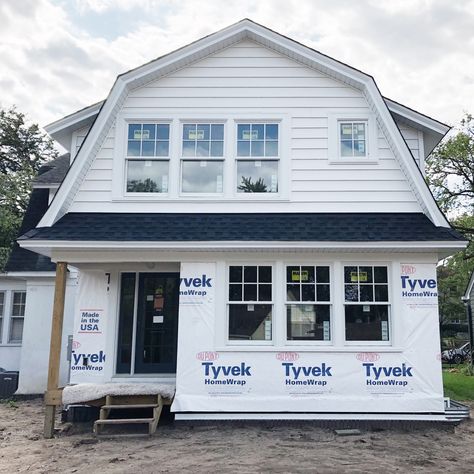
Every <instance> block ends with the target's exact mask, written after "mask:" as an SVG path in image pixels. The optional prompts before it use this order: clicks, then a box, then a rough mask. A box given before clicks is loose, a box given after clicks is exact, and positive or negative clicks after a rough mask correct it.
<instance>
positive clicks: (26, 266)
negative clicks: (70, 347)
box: [0, 154, 77, 394]
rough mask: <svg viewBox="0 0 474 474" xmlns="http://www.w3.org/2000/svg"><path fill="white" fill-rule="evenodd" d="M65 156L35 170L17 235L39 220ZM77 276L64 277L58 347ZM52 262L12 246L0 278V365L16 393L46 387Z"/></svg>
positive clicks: (67, 328) (68, 324)
mask: <svg viewBox="0 0 474 474" xmlns="http://www.w3.org/2000/svg"><path fill="white" fill-rule="evenodd" d="M69 164H70V157H69V154H66V155H63V156H61V157H59V158H58V159H56V160H54V161H51V162H49V163H47V164H45V165H44V166H42V167H41V169H40V170H39V173H38V176H37V177H36V178H35V180H34V182H33V191H32V193H31V197H30V202H29V204H28V208H27V210H26V212H25V216H24V219H23V223H22V226H21V228H20V235H22V234H24V233H25V232H27V231H29V230H31V229H33V228H34V227H35V226H36V225H37V224H38V222H39V220H40V219H41V218H42V217H43V215H44V213H45V212H46V209H47V208H48V205H49V203H50V201H51V199H52V197H53V196H54V194H55V192H56V191H57V189H58V187H59V185H60V183H61V181H62V180H63V178H64V176H65V175H66V172H67V170H68V168H69ZM76 275H77V272H76V271H75V270H74V269H72V268H71V271H70V272H69V277H68V290H67V297H66V314H65V323H64V338H63V342H64V344H63V347H64V348H66V347H67V337H68V335H70V334H71V335H72V330H73V310H74V294H75V290H76ZM54 276H55V264H54V263H52V262H51V260H50V259H49V258H48V257H44V256H43V255H39V254H36V253H34V252H30V251H29V250H25V249H22V248H20V247H19V246H18V245H15V246H14V248H13V250H12V253H11V255H10V257H9V260H8V262H7V264H6V268H5V273H3V274H0V367H1V368H3V369H5V370H7V371H19V372H20V374H19V386H18V390H17V393H18V394H40V393H43V392H44V390H45V388H46V374H47V370H48V358H49V339H50V334H51V313H52V305H53V295H54ZM62 359H63V363H62V364H61V377H60V379H61V382H62V383H67V381H68V377H69V364H68V361H67V355H66V351H63V357H62Z"/></svg>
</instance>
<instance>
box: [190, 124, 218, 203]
mask: <svg viewBox="0 0 474 474" xmlns="http://www.w3.org/2000/svg"><path fill="white" fill-rule="evenodd" d="M223 178H224V124H221V123H185V124H183V139H182V159H181V192H182V193H204V194H213V193H222V192H223Z"/></svg>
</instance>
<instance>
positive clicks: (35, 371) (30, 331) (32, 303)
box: [16, 275, 76, 394]
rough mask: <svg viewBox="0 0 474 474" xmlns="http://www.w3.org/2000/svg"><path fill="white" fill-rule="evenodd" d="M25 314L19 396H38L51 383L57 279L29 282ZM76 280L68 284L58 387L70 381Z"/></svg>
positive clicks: (73, 277) (71, 278)
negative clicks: (68, 349) (49, 377)
mask: <svg viewBox="0 0 474 474" xmlns="http://www.w3.org/2000/svg"><path fill="white" fill-rule="evenodd" d="M26 290H27V297H26V311H25V325H24V328H23V348H22V351H21V361H20V364H19V370H20V379H19V385H18V390H17V392H16V393H17V394H39V393H43V392H44V391H45V390H46V383H47V379H48V363H49V347H50V339H51V318H52V312H53V299H54V278H53V277H51V278H36V279H29V280H28V281H27V283H26ZM75 292H76V278H75V275H74V276H72V277H71V276H70V277H69V278H68V281H67V287H66V299H65V308H64V322H63V337H62V351H61V367H60V376H59V383H60V386H64V385H65V384H66V383H67V381H68V375H69V363H68V361H67V342H68V335H69V334H72V329H73V326H72V324H73V311H74V295H75Z"/></svg>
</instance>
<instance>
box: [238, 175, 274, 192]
mask: <svg viewBox="0 0 474 474" xmlns="http://www.w3.org/2000/svg"><path fill="white" fill-rule="evenodd" d="M241 183H242V184H239V186H238V187H237V189H238V190H239V191H243V192H244V193H266V192H267V185H266V184H265V183H264V181H263V179H262V178H258V179H257V180H255V182H253V181H252V178H251V177H250V176H249V177H248V178H246V177H245V176H242V181H241Z"/></svg>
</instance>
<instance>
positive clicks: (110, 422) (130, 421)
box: [94, 418, 154, 425]
mask: <svg viewBox="0 0 474 474" xmlns="http://www.w3.org/2000/svg"><path fill="white" fill-rule="evenodd" d="M153 421H154V418H115V419H110V418H109V419H107V420H96V421H95V422H94V424H96V425H133V424H135V425H136V424H140V423H152V422H153Z"/></svg>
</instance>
